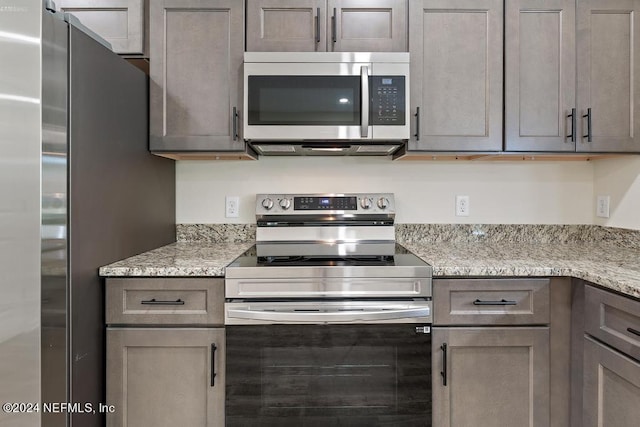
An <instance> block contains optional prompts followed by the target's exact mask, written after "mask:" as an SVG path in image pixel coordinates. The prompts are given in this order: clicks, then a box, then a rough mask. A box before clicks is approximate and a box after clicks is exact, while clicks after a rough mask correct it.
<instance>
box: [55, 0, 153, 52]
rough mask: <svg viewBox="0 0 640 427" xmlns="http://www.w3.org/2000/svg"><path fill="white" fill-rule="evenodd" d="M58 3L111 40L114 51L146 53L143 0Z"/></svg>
mask: <svg viewBox="0 0 640 427" xmlns="http://www.w3.org/2000/svg"><path fill="white" fill-rule="evenodd" d="M55 3H56V6H57V7H58V8H59V9H60V10H62V11H64V12H69V13H71V14H73V15H74V16H75V17H76V18H78V19H79V20H80V22H82V24H83V25H85V26H86V27H87V28H89V29H90V30H92V31H94V32H95V33H97V34H98V35H99V36H101V37H102V38H104V39H105V40H107V41H108V42H109V43H111V47H112V48H113V51H114V52H116V53H119V54H130V55H144V54H145V45H144V33H145V30H144V29H145V25H144V22H145V21H144V1H143V0H55Z"/></svg>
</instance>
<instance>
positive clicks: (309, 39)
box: [247, 0, 327, 52]
mask: <svg viewBox="0 0 640 427" xmlns="http://www.w3.org/2000/svg"><path fill="white" fill-rule="evenodd" d="M326 22H327V3H326V0H247V52H314V51H318V52H322V51H324V50H326V46H327V25H326Z"/></svg>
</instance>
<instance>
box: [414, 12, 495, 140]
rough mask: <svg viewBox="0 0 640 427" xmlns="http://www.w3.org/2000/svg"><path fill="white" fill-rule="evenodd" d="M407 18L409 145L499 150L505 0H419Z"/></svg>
mask: <svg viewBox="0 0 640 427" xmlns="http://www.w3.org/2000/svg"><path fill="white" fill-rule="evenodd" d="M409 17H410V18H409V20H410V21H409V52H410V53H411V111H412V113H413V114H414V115H415V118H414V120H413V121H412V126H411V128H412V132H411V134H412V137H411V139H410V140H409V150H410V151H499V150H502V105H503V101H502V93H503V92H502V84H503V70H502V68H503V61H502V59H503V2H502V0H416V1H411V2H410V10H409Z"/></svg>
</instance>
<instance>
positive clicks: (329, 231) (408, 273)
mask: <svg viewBox="0 0 640 427" xmlns="http://www.w3.org/2000/svg"><path fill="white" fill-rule="evenodd" d="M394 220H395V200H394V196H393V194H373V193H372V194H259V195H258V196H257V197H256V221H257V225H258V227H257V234H256V245H255V246H254V247H253V248H251V249H250V250H249V251H247V252H246V253H244V254H243V255H241V256H240V257H239V258H237V259H236V260H235V261H234V262H233V263H232V264H230V265H229V266H228V267H227V269H226V278H225V296H226V302H225V324H226V348H227V353H226V382H227V385H226V420H227V426H254V425H255V426H258V425H259V426H271V425H273V426H301V425H336V426H337V425H344V426H349V427H352V426H375V425H393V426H430V425H431V335H430V332H431V322H432V301H431V280H432V279H431V276H432V270H431V266H429V265H428V264H427V263H425V262H424V261H422V260H421V259H419V258H418V257H416V256H415V255H413V254H411V253H410V252H408V251H407V250H406V249H404V248H403V247H402V246H400V245H398V244H397V243H396V242H395V231H394Z"/></svg>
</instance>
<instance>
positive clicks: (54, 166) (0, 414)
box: [0, 0, 175, 427]
mask: <svg viewBox="0 0 640 427" xmlns="http://www.w3.org/2000/svg"><path fill="white" fill-rule="evenodd" d="M148 135H149V133H148V79H147V77H146V76H145V74H144V73H143V72H142V71H140V70H139V69H137V68H135V67H134V66H132V65H130V64H129V63H128V62H126V61H125V60H123V59H122V58H120V57H118V56H117V55H115V54H114V53H112V52H111V51H110V50H109V49H108V48H107V47H105V46H103V45H102V44H101V43H100V42H98V41H97V40H96V39H95V38H94V37H92V36H90V35H89V34H88V33H87V32H86V31H84V30H83V29H82V28H81V26H75V25H73V24H69V23H68V22H66V21H65V20H64V19H62V17H61V16H60V15H59V14H54V13H52V12H49V11H47V10H46V9H45V7H44V2H43V1H42V0H0V404H5V403H25V404H28V405H35V404H39V408H36V409H37V411H33V410H32V411H31V412H28V409H29V408H31V409H34V407H33V406H31V407H29V406H28V405H27V406H16V405H14V406H13V407H9V406H3V409H2V410H0V426H1V427H4V426H12V427H13V426H36V425H43V426H47V427H49V426H64V425H73V426H83V427H84V426H100V425H102V424H103V423H104V414H101V413H100V412H99V410H98V408H99V407H98V405H99V404H100V403H105V380H104V379H105V372H104V366H105V360H104V357H105V356H104V355H105V332H104V331H105V329H104V283H103V281H102V280H101V279H100V278H99V277H98V268H99V267H100V266H101V265H104V264H108V263H111V262H113V261H116V260H118V259H122V258H125V257H128V256H131V255H134V254H137V253H140V252H144V251H146V250H149V249H152V248H155V247H158V246H162V245H165V244H167V243H170V242H172V241H174V240H175V167H174V162H173V161H172V160H168V159H163V158H159V157H155V156H152V155H151V154H150V153H149V152H148ZM45 403H61V404H62V403H67V404H69V403H70V404H79V405H74V406H69V405H67V406H62V405H61V406H50V407H48V408H45V407H44V404H45ZM86 404H90V406H87V405H86ZM87 409H89V410H87ZM92 410H95V413H93V411H92Z"/></svg>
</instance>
